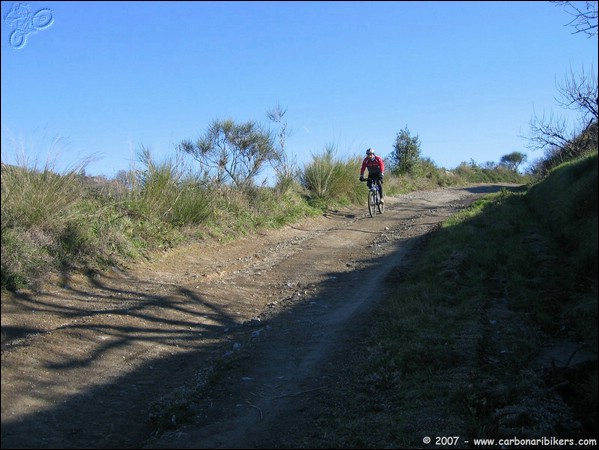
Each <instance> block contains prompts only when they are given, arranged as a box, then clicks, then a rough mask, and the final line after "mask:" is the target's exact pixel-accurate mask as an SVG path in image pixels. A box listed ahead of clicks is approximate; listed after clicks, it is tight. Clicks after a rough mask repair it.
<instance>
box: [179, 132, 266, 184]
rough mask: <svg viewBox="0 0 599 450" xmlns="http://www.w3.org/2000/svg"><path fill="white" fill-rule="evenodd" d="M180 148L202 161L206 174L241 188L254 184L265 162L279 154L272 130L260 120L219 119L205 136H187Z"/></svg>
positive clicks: (204, 175) (201, 165) (219, 181)
mask: <svg viewBox="0 0 599 450" xmlns="http://www.w3.org/2000/svg"><path fill="white" fill-rule="evenodd" d="M179 149H180V150H182V151H184V152H185V153H188V154H189V155H191V156H192V157H193V158H194V159H195V160H196V161H198V162H199V163H200V167H201V172H202V176H203V177H205V178H208V179H210V180H212V181H214V182H216V183H217V184H223V183H226V182H233V184H234V185H235V186H236V187H241V188H243V187H249V186H252V185H253V183H254V178H255V177H256V176H257V175H258V174H259V173H260V171H261V170H262V169H263V168H264V164H265V163H267V162H269V161H272V160H277V158H278V156H277V152H276V149H275V145H274V139H273V137H272V134H271V133H270V132H268V131H265V130H263V129H262V127H261V126H260V125H258V124H257V123H256V122H246V123H242V124H237V123H235V122H234V121H232V120H224V121H220V120H215V121H214V122H213V123H212V124H211V125H210V127H209V128H208V131H207V132H206V134H205V135H204V137H201V138H199V139H198V140H197V141H196V142H195V143H194V142H191V141H189V140H185V141H183V142H181V144H180V145H179Z"/></svg>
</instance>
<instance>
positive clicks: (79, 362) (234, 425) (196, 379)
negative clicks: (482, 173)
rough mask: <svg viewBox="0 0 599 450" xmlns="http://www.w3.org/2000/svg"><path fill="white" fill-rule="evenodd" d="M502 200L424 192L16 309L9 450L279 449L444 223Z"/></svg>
mask: <svg viewBox="0 0 599 450" xmlns="http://www.w3.org/2000/svg"><path fill="white" fill-rule="evenodd" d="M499 189H501V186H500V185H481V186H472V187H469V188H461V189H457V188H447V189H439V190H435V191H422V192H414V193H411V194H407V195H402V196H399V197H395V198H387V204H386V211H385V214H383V215H382V216H376V217H375V218H370V217H369V216H368V215H367V212H366V208H365V207H363V208H355V209H351V210H346V211H336V212H331V213H329V214H326V215H325V216H323V217H319V218H315V219H310V220H305V221H303V222H302V223H300V224H297V225H294V226H287V227H285V228H283V229H280V230H276V231H269V232H265V233H263V234H260V235H258V236H253V237H251V238H247V239H244V240H240V241H236V242H232V243H229V244H224V245H212V246H207V245H202V244H194V245H191V246H188V247H185V248H181V249H177V250H175V251H171V252H169V253H166V254H165V255H164V256H163V257H161V258H159V259H157V260H155V261H152V262H150V263H145V264H140V265H139V266H138V267H136V268H135V269H133V270H130V271H127V272H117V271H113V272H110V273H105V274H100V275H96V276H94V277H90V278H77V279H69V280H62V281H61V283H59V284H57V285H55V286H54V287H51V288H46V289H45V290H44V291H43V292H41V293H35V294H34V293H32V292H20V293H18V294H16V295H11V296H8V295H6V296H4V297H3V299H2V311H1V313H2V448H140V447H146V448H236V447H237V448H239V447H245V448H267V447H275V446H276V445H277V444H276V443H277V442H278V441H280V440H281V439H282V436H283V434H284V433H283V431H281V430H285V429H289V427H296V428H297V427H298V426H301V424H300V422H298V421H296V420H295V419H297V417H298V414H299V413H301V411H302V409H303V408H305V407H306V405H307V402H309V400H310V396H313V395H318V393H319V391H321V390H322V389H325V388H326V377H327V371H328V370H333V369H334V367H331V366H330V365H328V364H327V361H331V359H330V358H331V357H332V356H334V355H339V354H342V352H343V349H344V348H346V347H345V346H349V345H351V342H352V339H356V338H357V337H358V336H359V329H360V323H359V320H360V318H361V317H362V316H363V315H364V314H363V313H364V312H366V311H368V310H369V309H370V308H372V306H373V305H375V304H376V302H377V301H378V300H380V299H382V298H384V296H385V293H386V292H387V291H388V290H389V289H391V288H392V284H390V283H386V282H385V280H386V278H387V277H388V275H389V274H391V273H392V272H393V271H394V270H397V268H398V267H401V266H402V265H405V264H408V263H409V258H408V256H409V255H410V253H411V252H412V250H413V249H414V247H415V246H417V245H418V243H419V242H421V238H422V237H423V236H425V235H426V233H428V232H429V231H431V230H432V229H433V228H434V227H435V225H436V224H437V223H439V222H440V221H442V220H443V219H445V218H446V217H448V216H449V215H451V214H453V213H455V212H456V211H458V210H459V209H461V208H463V207H464V206H465V205H467V204H468V203H470V202H471V201H472V200H473V199H475V198H477V197H479V196H481V195H483V194H486V193H489V192H494V191H497V190H499ZM215 369H218V372H215ZM214 373H218V374H219V379H217V380H214V376H212V377H211V374H214ZM208 379H212V383H211V384H210V385H208ZM208 386H209V388H208ZM290 419H293V420H290ZM185 421H187V423H183V424H182V425H180V423H182V422H185ZM170 425H172V428H173V429H171V430H169V429H168V428H169V426H170ZM157 426H158V427H160V428H161V429H162V430H165V432H164V433H161V434H159V435H157V434H155V435H153V436H152V432H153V431H154V430H155V429H156V427H157ZM281 427H282V428H281Z"/></svg>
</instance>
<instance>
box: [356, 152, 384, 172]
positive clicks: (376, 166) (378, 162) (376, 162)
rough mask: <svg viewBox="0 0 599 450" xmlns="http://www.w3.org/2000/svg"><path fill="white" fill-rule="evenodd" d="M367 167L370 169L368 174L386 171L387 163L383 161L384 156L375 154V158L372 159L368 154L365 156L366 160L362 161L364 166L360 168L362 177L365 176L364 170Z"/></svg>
mask: <svg viewBox="0 0 599 450" xmlns="http://www.w3.org/2000/svg"><path fill="white" fill-rule="evenodd" d="M366 169H368V176H371V175H380V174H381V173H385V163H384V162H383V158H381V157H380V156H378V155H375V156H374V159H373V160H371V159H370V157H369V156H367V157H366V158H364V161H362V168H361V169H360V176H361V177H363V176H364V170H366Z"/></svg>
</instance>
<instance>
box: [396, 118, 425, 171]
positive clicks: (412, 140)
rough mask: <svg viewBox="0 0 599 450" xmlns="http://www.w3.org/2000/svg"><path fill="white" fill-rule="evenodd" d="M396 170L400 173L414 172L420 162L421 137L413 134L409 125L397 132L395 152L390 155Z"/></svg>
mask: <svg viewBox="0 0 599 450" xmlns="http://www.w3.org/2000/svg"><path fill="white" fill-rule="evenodd" d="M389 158H390V160H391V163H392V165H393V167H394V171H395V172H396V173H398V174H413V173H414V170H415V168H416V166H417V165H418V163H419V162H420V139H419V138H418V136H417V135H416V136H411V135H410V130H408V126H407V125H406V127H405V128H404V129H403V130H401V131H400V132H399V133H397V136H396V138H395V143H394V144H393V152H392V153H391V155H390V157H389Z"/></svg>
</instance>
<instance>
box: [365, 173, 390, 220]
mask: <svg viewBox="0 0 599 450" xmlns="http://www.w3.org/2000/svg"><path fill="white" fill-rule="evenodd" d="M362 181H368V180H367V179H364V180H362ZM377 211H378V213H379V214H383V212H384V211H385V204H384V203H381V193H380V191H379V184H378V183H377V181H376V180H372V184H371V185H370V188H369V189H368V214H370V217H374V215H375V214H376V213H377Z"/></svg>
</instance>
